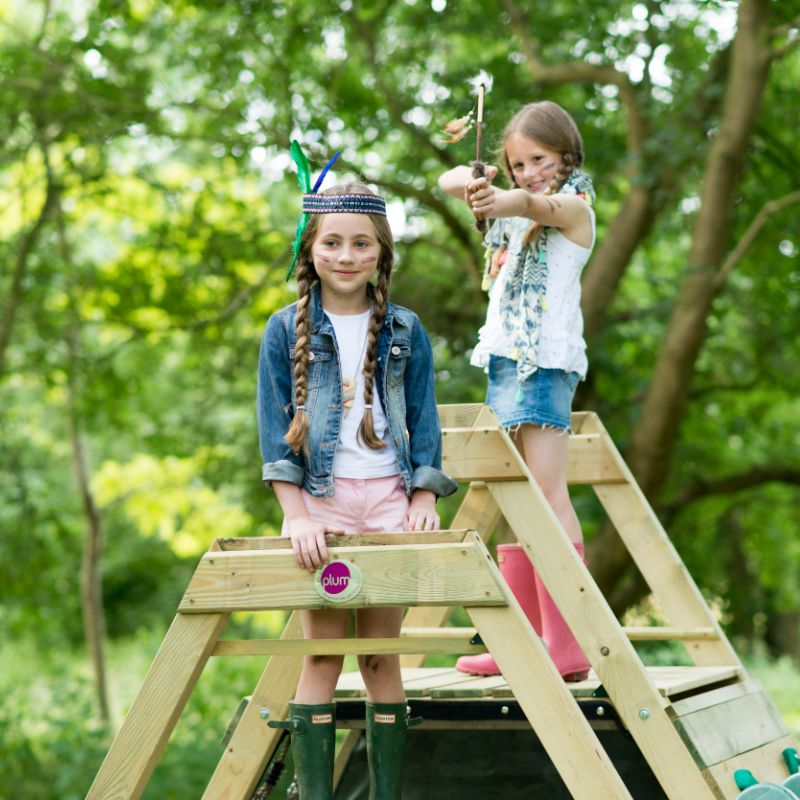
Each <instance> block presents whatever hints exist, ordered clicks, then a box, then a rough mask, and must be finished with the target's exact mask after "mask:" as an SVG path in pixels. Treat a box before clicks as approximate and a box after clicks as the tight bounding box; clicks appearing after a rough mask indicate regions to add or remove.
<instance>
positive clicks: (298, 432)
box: [284, 259, 311, 453]
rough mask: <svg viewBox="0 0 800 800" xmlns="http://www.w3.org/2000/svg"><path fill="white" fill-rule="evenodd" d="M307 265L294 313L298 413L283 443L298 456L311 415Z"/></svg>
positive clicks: (302, 270)
mask: <svg viewBox="0 0 800 800" xmlns="http://www.w3.org/2000/svg"><path fill="white" fill-rule="evenodd" d="M309 272H310V269H309V264H308V262H307V261H306V260H305V259H303V260H302V261H301V262H300V263H299V264H298V270H297V295H298V300H297V310H296V312H295V344H294V387H295V412H294V417H293V419H292V423H291V425H290V426H289V430H288V431H287V432H286V436H285V437H284V441H285V442H286V444H288V445H289V447H291V448H292V450H293V451H294V452H295V453H298V452H300V448H301V447H303V445H304V443H305V439H306V431H307V430H308V414H307V413H306V410H305V404H306V400H307V398H308V385H307V383H308V380H307V379H308V354H309V352H310V349H311V347H310V345H311V337H310V335H309V331H308V311H309V302H310V300H311V280H310V277H311V276H310V275H309Z"/></svg>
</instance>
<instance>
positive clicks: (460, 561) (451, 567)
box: [179, 543, 503, 613]
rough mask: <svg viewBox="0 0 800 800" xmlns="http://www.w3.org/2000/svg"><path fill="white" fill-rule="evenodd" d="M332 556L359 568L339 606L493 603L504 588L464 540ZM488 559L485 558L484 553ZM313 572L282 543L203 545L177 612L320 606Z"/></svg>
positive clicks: (360, 549) (323, 605) (343, 550)
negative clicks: (213, 548)
mask: <svg viewBox="0 0 800 800" xmlns="http://www.w3.org/2000/svg"><path fill="white" fill-rule="evenodd" d="M331 555H332V559H333V560H336V559H347V560H348V561H350V562H352V563H354V564H355V565H356V566H357V567H358V568H359V569H360V570H361V574H362V578H363V585H362V589H361V591H360V592H359V593H358V594H357V595H356V596H355V597H353V598H352V599H351V600H349V601H347V602H345V603H341V604H336V607H340V608H365V607H375V606H413V605H453V604H458V605H464V604H471V605H497V604H501V603H502V602H503V595H502V592H501V591H500V589H499V587H498V585H497V583H496V582H495V581H494V579H493V578H492V577H491V575H490V573H488V572H487V570H486V568H485V557H484V555H483V554H482V553H480V552H479V551H478V550H477V549H476V548H475V547H473V546H471V545H470V544H455V543H450V544H422V545H402V546H396V547H395V546H390V545H386V546H379V547H373V546H362V547H340V548H337V549H336V551H335V552H333V553H332V554H331ZM490 560H491V559H490ZM331 606H334V604H333V603H330V602H329V601H326V600H323V599H322V597H320V595H319V594H317V591H316V590H315V588H314V575H313V574H312V573H310V572H308V571H307V570H304V569H302V568H301V567H299V566H298V565H297V562H296V561H295V559H294V554H293V553H291V552H290V551H287V550H274V551H233V552H220V553H206V554H205V555H204V556H203V558H202V560H201V562H200V564H199V565H198V567H197V570H196V571H195V573H194V576H193V577H192V580H191V582H190V583H189V586H188V588H187V590H186V593H185V594H184V596H183V599H182V600H181V604H180V606H179V610H180V611H181V612H182V613H208V612H219V611H245V610H250V611H259V610H265V609H271V608H287V609H304V608H326V607H331Z"/></svg>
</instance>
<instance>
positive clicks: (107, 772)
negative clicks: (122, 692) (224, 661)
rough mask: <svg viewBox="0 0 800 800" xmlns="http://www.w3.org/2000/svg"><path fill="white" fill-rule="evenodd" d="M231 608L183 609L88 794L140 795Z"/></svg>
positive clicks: (91, 799)
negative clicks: (194, 612) (213, 610)
mask: <svg viewBox="0 0 800 800" xmlns="http://www.w3.org/2000/svg"><path fill="white" fill-rule="evenodd" d="M227 622H228V614H203V615H192V616H186V615H184V614H178V615H177V616H176V617H175V619H174V620H173V622H172V625H171V626H170V628H169V630H168V631H167V634H166V636H165V637H164V641H163V642H162V643H161V647H160V648H159V650H158V653H156V657H155V659H154V660H153V663H152V665H151V666H150V670H149V671H148V673H147V675H146V677H145V679H144V683H143V684H142V688H141V689H139V693H138V694H137V695H136V699H135V700H134V701H133V705H132V706H131V710H130V711H129V712H128V716H127V717H125V720H124V722H123V723H122V727H121V728H120V730H119V733H118V734H117V735H116V737H115V738H114V741H113V743H112V745H111V748H110V749H109V751H108V754H107V755H106V757H105V760H104V761H103V764H102V766H101V767H100V771H99V772H98V773H97V776H96V777H95V779H94V783H92V786H91V788H90V789H89V794H87V795H86V800H120V798H124V800H138V798H139V797H141V795H142V792H143V791H144V789H145V786H147V781H148V780H149V778H150V775H151V774H152V772H153V769H154V768H155V765H156V763H157V762H158V759H159V757H160V756H161V753H162V752H163V750H164V748H165V747H166V744H167V742H168V741H169V737H170V735H171V734H172V731H173V729H174V728H175V725H176V723H177V722H178V719H179V717H180V715H181V712H182V711H183V708H184V706H185V705H186V701H187V700H188V699H189V696H190V695H191V693H192V689H194V686H195V684H196V683H197V679H198V678H199V677H200V674H201V673H202V671H203V667H205V665H206V661H208V657H209V656H210V655H211V651H212V650H213V649H214V645H216V643H217V639H219V637H220V634H221V633H222V631H223V630H224V629H225V626H226V625H227Z"/></svg>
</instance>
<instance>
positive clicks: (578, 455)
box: [442, 425, 625, 484]
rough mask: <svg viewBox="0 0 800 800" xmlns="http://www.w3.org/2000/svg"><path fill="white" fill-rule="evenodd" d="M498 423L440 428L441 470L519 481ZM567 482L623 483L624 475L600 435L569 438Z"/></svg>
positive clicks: (455, 475)
mask: <svg viewBox="0 0 800 800" xmlns="http://www.w3.org/2000/svg"><path fill="white" fill-rule="evenodd" d="M501 430H502V428H501V426H499V425H494V426H481V427H469V428H446V429H444V430H443V431H442V469H443V470H444V471H445V472H446V473H447V474H448V475H450V476H451V477H452V478H455V479H456V480H461V481H479V480H480V481H491V480H519V479H521V478H523V477H524V475H523V473H522V472H521V470H520V469H519V468H518V466H517V464H516V461H515V460H513V459H510V458H509V457H508V450H507V447H506V444H505V441H504V440H503V439H502V437H501V436H500V435H499V434H500V431H501ZM567 482H568V483H572V484H590V483H624V482H625V476H624V474H623V473H622V472H621V471H620V469H619V465H618V464H617V462H616V460H615V459H614V458H613V456H612V455H611V454H610V453H609V452H608V450H607V449H606V448H605V446H604V441H603V437H602V435H601V434H597V433H594V434H578V435H576V436H571V437H570V440H569V452H568V461H567Z"/></svg>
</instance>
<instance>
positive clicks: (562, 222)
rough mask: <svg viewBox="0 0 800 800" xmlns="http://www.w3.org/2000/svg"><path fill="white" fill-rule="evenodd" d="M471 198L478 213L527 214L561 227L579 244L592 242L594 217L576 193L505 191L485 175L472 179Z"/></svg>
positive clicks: (472, 204)
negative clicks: (490, 181) (489, 180)
mask: <svg viewBox="0 0 800 800" xmlns="http://www.w3.org/2000/svg"><path fill="white" fill-rule="evenodd" d="M466 192H467V197H468V200H467V202H468V203H469V206H470V208H471V209H472V211H473V213H475V214H483V215H484V216H487V217H493V218H498V217H527V218H528V219H530V220H533V221H534V222H538V223H540V224H541V225H548V226H552V227H554V228H560V229H561V230H562V232H563V233H564V235H565V236H567V237H568V238H569V239H572V240H573V241H574V242H576V243H577V244H580V245H582V246H589V244H590V243H591V236H592V230H591V218H590V216H589V214H588V212H587V205H586V201H585V200H583V199H582V198H580V197H578V196H577V195H574V194H552V195H545V194H531V193H530V192H527V191H525V190H524V189H511V190H509V191H505V190H503V189H498V188H496V187H494V186H492V185H491V183H489V182H488V181H487V180H486V179H484V178H477V179H476V180H473V181H470V182H469V183H468V184H467V187H466Z"/></svg>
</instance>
